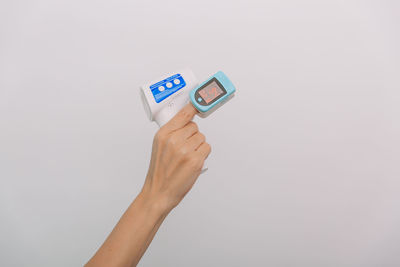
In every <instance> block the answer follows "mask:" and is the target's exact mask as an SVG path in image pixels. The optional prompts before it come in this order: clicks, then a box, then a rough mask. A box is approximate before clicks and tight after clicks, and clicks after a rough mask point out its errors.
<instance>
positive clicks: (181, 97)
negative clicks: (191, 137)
mask: <svg viewBox="0 0 400 267" xmlns="http://www.w3.org/2000/svg"><path fill="white" fill-rule="evenodd" d="M197 85H198V82H197V79H196V77H195V75H194V73H193V72H192V71H191V70H190V69H182V70H180V71H177V72H173V73H169V74H166V75H164V76H161V77H160V78H158V79H156V80H153V81H150V82H148V83H146V84H144V85H142V86H141V87H140V95H141V98H142V102H143V106H144V109H145V111H146V114H147V117H148V118H149V119H150V120H151V121H155V122H156V123H157V124H158V126H160V127H161V126H163V125H164V124H165V123H167V122H168V121H169V120H170V119H171V118H172V117H173V116H175V114H176V113H178V111H179V110H181V109H182V108H183V107H184V106H185V105H186V104H187V103H188V102H189V92H190V91H191V90H192V89H194V88H195V87H196V86H197Z"/></svg>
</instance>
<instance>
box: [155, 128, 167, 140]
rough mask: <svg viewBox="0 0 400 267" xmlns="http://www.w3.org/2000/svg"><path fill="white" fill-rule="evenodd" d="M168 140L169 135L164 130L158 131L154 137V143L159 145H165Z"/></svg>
mask: <svg viewBox="0 0 400 267" xmlns="http://www.w3.org/2000/svg"><path fill="white" fill-rule="evenodd" d="M166 138H167V135H166V134H165V132H164V131H163V130H161V129H160V130H158V132H157V133H156V134H155V135H154V141H155V142H157V143H164V142H165V140H166Z"/></svg>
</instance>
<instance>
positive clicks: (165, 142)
mask: <svg viewBox="0 0 400 267" xmlns="http://www.w3.org/2000/svg"><path fill="white" fill-rule="evenodd" d="M196 113H197V110H196V109H195V108H194V107H193V106H192V105H191V104H190V103H189V104H188V105H186V106H185V107H184V108H183V109H182V110H181V111H179V113H177V114H176V115H175V117H173V118H172V119H171V120H170V121H169V122H168V123H167V124H165V125H164V126H163V127H161V128H160V129H159V131H158V132H157V134H156V135H155V137H154V141H153V150H152V155H151V161H150V167H149V171H148V174H147V177H146V181H145V184H144V186H143V189H142V192H141V194H142V195H144V196H146V197H145V198H146V199H151V200H152V202H153V203H155V204H156V205H157V206H158V207H159V208H160V209H161V210H163V211H164V212H166V213H168V212H169V211H170V210H171V209H173V208H174V207H175V206H176V205H178V203H179V202H180V201H181V200H182V199H183V197H184V196H185V195H186V193H187V192H189V190H190V189H191V188H192V186H193V184H194V183H195V182H196V180H197V177H198V176H199V175H200V173H201V169H202V167H203V164H204V160H205V159H206V158H207V157H208V155H209V154H210V152H211V147H210V145H209V144H208V143H206V138H205V136H204V135H203V134H202V133H200V132H199V129H198V127H197V125H196V123H194V122H192V119H193V116H194V115H195V114H196Z"/></svg>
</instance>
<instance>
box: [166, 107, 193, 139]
mask: <svg viewBox="0 0 400 267" xmlns="http://www.w3.org/2000/svg"><path fill="white" fill-rule="evenodd" d="M196 113H197V109H195V108H194V107H193V105H192V104H191V103H189V104H187V105H186V106H184V107H183V108H182V109H181V110H180V111H179V112H178V113H177V114H176V115H175V116H174V117H173V118H172V119H171V120H170V121H169V122H167V123H166V124H165V125H164V126H163V127H165V129H167V131H168V132H173V131H176V130H178V129H180V128H182V127H183V126H185V125H186V124H188V122H190V121H191V120H192V119H193V117H194V115H196Z"/></svg>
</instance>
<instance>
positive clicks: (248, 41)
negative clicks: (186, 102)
mask: <svg viewBox="0 0 400 267" xmlns="http://www.w3.org/2000/svg"><path fill="white" fill-rule="evenodd" d="M399 14H400V4H399V2H398V1H381V0H380V1H378V0H377V1H354V0H351V1H349V0H346V1H345V0H342V1H337V0H335V1H317V0H315V1H295V0H292V1H289V0H284V1H282V0H279V1H278V0H275V1H254V0H246V1H245V0H243V1H232V0H231V1H229V0H226V1H215V0H214V1H211V0H202V1H196V2H195V1H122V0H117V1H94V0H93V1H77V0H74V1H70V0H61V1H54V0H43V1H27V0H25V1H18V0H17V1H16V0H13V1H2V2H1V4H0V265H1V266H80V265H83V264H84V263H85V262H86V261H87V260H88V259H89V258H90V257H91V256H92V255H93V253H94V252H95V251H96V249H97V248H98V247H99V246H100V244H101V243H102V242H103V241H104V239H105V238H106V236H107V235H108V233H109V232H110V231H111V229H112V228H113V226H114V225H115V223H116V222H117V221H118V219H119V217H120V215H121V214H122V213H123V211H124V210H125V209H126V207H127V206H128V205H129V203H130V202H131V201H132V200H133V199H134V197H135V196H136V194H137V193H138V191H139V190H140V188H141V185H142V183H143V181H144V178H145V175H146V171H147V166H148V161H149V156H150V151H151V142H152V138H153V135H154V133H155V131H156V130H157V126H156V125H155V124H154V123H150V122H149V121H148V120H147V118H146V116H145V113H144V111H143V108H142V104H141V102H140V98H139V94H138V87H139V85H141V84H142V83H144V82H146V81H148V80H151V79H154V78H157V77H158V76H159V75H162V74H164V73H166V72H173V71H175V70H176V69H179V68H181V67H191V68H192V69H193V70H194V72H195V73H196V75H197V77H198V78H199V79H200V80H203V79H206V78H207V77H208V76H209V75H211V74H213V73H215V72H216V71H218V70H223V71H224V72H225V73H226V74H228V76H229V77H230V78H231V79H232V81H233V82H234V83H235V85H236V86H237V88H238V92H237V95H236V97H235V98H233V100H232V101H230V102H229V103H228V104H227V105H225V106H224V107H223V108H221V109H220V110H219V111H217V112H216V113H214V114H213V115H212V116H211V117H209V118H207V119H205V120H200V119H197V120H196V121H197V122H198V123H199V126H200V129H201V131H203V132H204V133H205V135H206V136H207V139H208V141H209V143H211V145H212V147H213V152H212V155H211V156H210V158H209V160H208V167H209V171H208V172H207V173H206V174H204V175H202V176H201V177H200V179H199V180H198V182H197V184H196V185H195V187H194V188H193V190H192V191H191V192H190V194H189V195H188V196H187V197H186V198H185V200H184V201H183V202H182V204H181V205H180V206H179V207H178V208H177V209H176V210H174V211H173V212H172V213H171V214H170V215H169V217H168V218H167V219H166V221H165V222H164V224H163V225H162V227H161V229H160V231H159V232H158V234H157V236H156V238H155V240H154V241H153V243H152V244H151V246H150V248H149V249H148V251H147V252H146V254H145V256H144V257H143V259H142V262H141V264H140V266H274V267H276V266H305V267H310V266H315V267H317V266H318V267H319V266H334V267H337V266H360V267H361V266H362V267H365V266H379V267H381V266H400V254H399V247H400V230H399V226H400V194H399V193H400V181H399V178H400V167H399V165H400V163H399V162H400V155H399V150H400V141H399V139H400V118H399V117H400V91H399V90H400V63H399V62H400V52H399V47H400V30H399V29H400V15H399Z"/></svg>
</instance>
